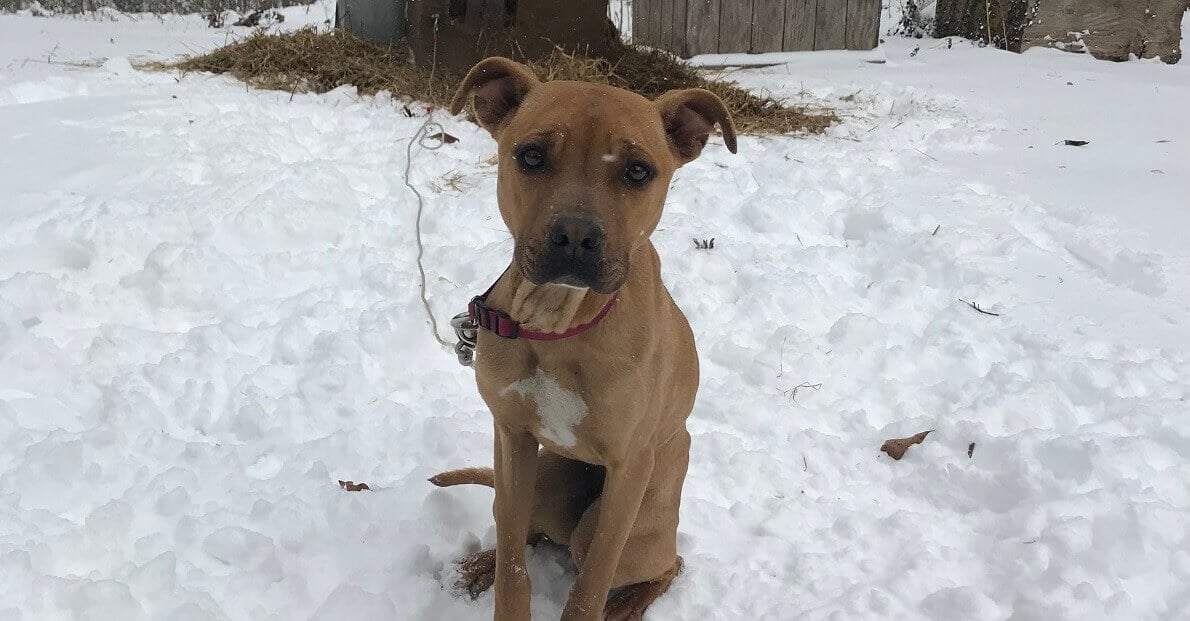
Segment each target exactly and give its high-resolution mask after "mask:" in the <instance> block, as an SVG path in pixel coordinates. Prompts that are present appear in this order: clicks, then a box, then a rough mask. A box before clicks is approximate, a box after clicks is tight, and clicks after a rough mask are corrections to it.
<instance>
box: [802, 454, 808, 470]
mask: <svg viewBox="0 0 1190 621" xmlns="http://www.w3.org/2000/svg"><path fill="white" fill-rule="evenodd" d="M809 469H810V464H808V463H806V454H805V453H802V472H805V471H807V470H809Z"/></svg>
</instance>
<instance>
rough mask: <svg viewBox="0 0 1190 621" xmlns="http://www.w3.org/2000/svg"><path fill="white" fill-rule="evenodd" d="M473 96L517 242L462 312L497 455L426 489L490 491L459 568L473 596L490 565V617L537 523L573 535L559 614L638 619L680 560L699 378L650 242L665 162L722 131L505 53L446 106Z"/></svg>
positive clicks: (514, 610) (513, 583)
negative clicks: (485, 532)
mask: <svg viewBox="0 0 1190 621" xmlns="http://www.w3.org/2000/svg"><path fill="white" fill-rule="evenodd" d="M471 98H474V109H475V115H476V117H477V119H478V120H479V123H480V124H481V125H482V126H483V127H484V128H485V129H487V130H488V131H489V132H491V134H492V136H493V137H494V138H495V139H496V141H497V143H498V144H499V177H498V183H497V194H498V200H499V205H500V215H501V216H502V217H503V218H504V223H505V224H506V225H507V226H508V230H509V231H510V232H511V233H512V236H513V238H514V240H515V250H514V255H513V258H512V264H511V265H510V266H509V267H508V269H507V270H506V271H505V272H504V275H503V276H501V277H500V279H499V280H498V281H497V282H496V284H495V285H493V287H492V289H491V290H490V291H489V292H488V294H486V296H481V297H480V298H477V302H473V306H472V314H473V316H478V317H479V318H480V319H479V323H480V324H481V325H483V324H487V325H485V326H484V327H487V328H490V329H486V330H480V333H479V338H478V354H479V355H478V358H477V360H476V363H475V377H476V383H477V384H478V385H479V392H480V394H481V395H482V396H483V399H484V401H486V402H487V404H488V407H489V408H491V410H492V416H493V418H494V419H495V440H496V442H495V453H496V456H495V457H496V458H495V467H494V468H493V469H492V470H491V471H489V470H487V469H465V470H456V471H452V472H447V473H443V474H440V475H438V476H436V477H434V478H433V479H432V481H433V482H434V483H435V484H437V485H441V486H447V485H455V484H459V483H479V484H487V485H493V486H494V487H495V490H496V501H495V509H494V513H495V517H496V540H497V543H496V549H495V552H494V554H493V553H491V552H485V553H480V554H477V555H475V556H473V557H471V558H469V559H466V560H465V561H463V563H462V567H463V570H464V575H465V578H467V579H469V580H470V581H471V584H470V585H469V586H470V587H471V590H472V593H473V594H477V593H478V592H481V591H482V590H483V589H484V588H486V586H487V584H489V582H487V581H488V580H491V579H492V577H493V574H494V583H495V587H496V597H495V600H496V614H495V618H496V619H507V620H513V619H515V620H517V621H520V620H524V619H528V618H529V594H530V582H529V575H528V573H527V572H526V569H525V546H526V542H527V541H529V540H530V539H532V538H537V537H540V536H542V535H544V536H545V537H548V538H549V539H550V540H551V541H553V542H555V543H558V544H561V545H565V546H569V549H570V552H571V555H572V556H573V558H574V562H575V564H576V566H577V567H578V568H579V575H578V579H577V581H576V582H575V584H574V587H573V589H572V590H571V592H570V597H569V599H568V601H567V602H566V607H565V609H564V611H563V613H562V618H563V619H567V620H570V619H575V620H577V619H600V618H603V617H604V615H605V607H606V614H607V616H608V617H610V618H639V617H640V615H641V613H643V611H644V609H645V607H647V606H648V605H649V604H650V603H651V602H652V601H653V600H655V599H656V598H657V597H658V596H660V595H661V594H662V593H663V592H665V590H666V589H667V588H668V587H669V584H670V582H671V581H672V580H673V578H674V576H676V575H677V573H678V571H679V569H680V568H681V558H680V557H679V556H678V554H677V528H678V506H679V503H680V502H681V494H682V482H683V480H684V479H685V477H686V466H687V462H688V461H689V452H690V434H689V433H688V432H687V431H686V418H687V417H688V416H689V415H690V409H691V407H693V404H694V393H695V391H696V390H697V388H698V355H697V352H696V351H695V349H694V337H693V334H692V333H691V331H690V326H689V325H688V324H687V323H686V318H685V316H683V315H682V311H680V310H678V307H677V306H676V305H675V304H674V302H673V299H672V298H671V297H670V295H669V292H668V291H667V290H666V288H665V285H664V284H663V283H662V282H661V270H660V260H659V259H658V256H657V251H656V250H655V249H654V248H653V244H652V242H650V241H649V236H650V235H651V234H652V232H653V229H654V228H655V227H656V226H657V222H658V221H659V220H660V219H661V210H662V207H663V206H664V204H665V196H666V192H667V190H668V188H669V183H670V178H671V177H672V176H673V173H674V171H675V170H676V169H677V168H678V167H679V166H681V165H683V164H685V163H687V162H689V161H691V160H693V159H694V158H696V157H698V155H699V154H700V153H701V152H702V149H703V147H704V146H705V145H706V142H707V138H708V137H709V136H710V134H711V132H712V131H713V130H714V126H715V124H718V125H719V126H720V127H721V128H722V131H723V138H724V142H725V143H726V145H727V148H728V149H730V150H731V152H733V153H734V152H735V146H736V144H735V128H734V126H733V124H732V121H731V117H730V115H729V113H728V111H727V109H726V108H725V107H724V105H723V103H722V102H721V101H720V100H719V99H718V98H717V97H716V96H715V95H713V94H711V93H710V92H708V91H705V90H701V89H689V90H679V91H670V92H668V93H666V94H664V95H662V96H661V97H659V98H658V99H657V100H656V101H649V100H648V99H645V98H644V97H641V96H640V95H636V94H634V93H631V92H628V91H625V90H621V89H617V88H613V87H610V86H603V85H596V84H589V83H585V82H566V81H554V82H546V83H542V82H539V81H538V80H537V78H536V77H534V75H533V74H532V73H531V72H530V71H529V70H528V69H527V68H526V67H524V66H522V65H519V64H517V63H515V62H513V61H511V60H508V59H505V58H489V59H487V60H484V61H482V62H480V63H479V64H478V65H476V66H475V67H474V68H473V69H472V70H471V72H470V73H469V74H468V75H467V77H466V79H465V80H464V81H463V84H462V85H461V86H460V87H459V91H458V93H457V94H456V95H455V98H454V101H453V102H452V103H451V112H452V113H455V114H457V113H458V112H459V111H461V110H462V108H463V107H464V105H465V104H466V103H467V100H468V99H471ZM514 323H519V328H517V327H514ZM539 448H540V450H539ZM493 564H494V567H492V565H493ZM485 576H487V579H486V580H485ZM468 577H469V578H468ZM612 589H617V591H616V592H615V593H614V594H613V596H612V598H611V600H610V601H609V600H608V595H609V592H610V591H611V590H612Z"/></svg>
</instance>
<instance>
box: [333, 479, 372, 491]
mask: <svg viewBox="0 0 1190 621" xmlns="http://www.w3.org/2000/svg"><path fill="white" fill-rule="evenodd" d="M339 487H341V488H343V489H345V490H347V491H349V492H360V491H363V490H370V489H372V488H370V487H368V484H367V483H356V482H355V481H339Z"/></svg>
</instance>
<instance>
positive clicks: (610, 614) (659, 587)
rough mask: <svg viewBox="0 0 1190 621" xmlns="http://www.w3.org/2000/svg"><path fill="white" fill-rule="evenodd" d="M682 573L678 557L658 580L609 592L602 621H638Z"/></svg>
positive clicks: (680, 561) (680, 560)
mask: <svg viewBox="0 0 1190 621" xmlns="http://www.w3.org/2000/svg"><path fill="white" fill-rule="evenodd" d="M681 571H682V557H680V556H679V557H678V558H677V561H676V562H675V563H674V566H673V568H671V569H670V570H669V571H667V572H665V574H664V575H662V576H661V577H660V578H657V579H656V580H652V581H650V582H640V583H637V584H631V585H628V586H626V587H621V588H619V589H616V590H614V591H612V592H611V594H609V595H608V598H607V604H606V605H605V606H604V607H603V619H604V621H640V619H641V617H643V616H644V614H645V609H647V608H648V607H649V605H650V604H652V603H653V602H655V601H657V598H658V597H661V596H662V595H663V594H664V593H665V592H666V591H667V590H669V585H670V584H671V583H673V581H674V578H675V577H677V575H678V573H680V572H681Z"/></svg>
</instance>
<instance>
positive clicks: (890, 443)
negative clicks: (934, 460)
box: [880, 429, 934, 459]
mask: <svg viewBox="0 0 1190 621" xmlns="http://www.w3.org/2000/svg"><path fill="white" fill-rule="evenodd" d="M933 431H934V430H933V429H931V430H929V431H923V432H921V433H918V434H914V435H911V436H909V437H908V438H895V439H892V440H887V441H885V443H884V444H881V445H880V450H881V451H884V452H885V453H888V456H889V457H892V458H893V459H900V458H902V457H904V456H905V451H908V450H909V447H911V446H913V445H914V444H921V441H922V440H925V439H926V436H928V435H930V433H932V432H933Z"/></svg>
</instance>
